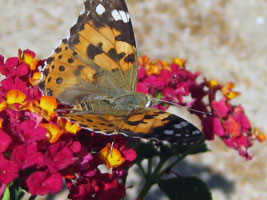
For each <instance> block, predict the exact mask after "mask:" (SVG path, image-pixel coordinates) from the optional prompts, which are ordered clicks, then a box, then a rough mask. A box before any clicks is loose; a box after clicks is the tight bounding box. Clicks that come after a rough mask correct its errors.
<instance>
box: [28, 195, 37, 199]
mask: <svg viewBox="0 0 267 200" xmlns="http://www.w3.org/2000/svg"><path fill="white" fill-rule="evenodd" d="M36 197H37V196H36V195H32V196H30V198H29V200H34V199H35V198H36Z"/></svg>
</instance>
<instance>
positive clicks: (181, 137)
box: [65, 109, 203, 146]
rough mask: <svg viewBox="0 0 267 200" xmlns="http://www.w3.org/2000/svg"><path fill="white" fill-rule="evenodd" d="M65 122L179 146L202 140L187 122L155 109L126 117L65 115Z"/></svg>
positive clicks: (92, 129) (107, 132) (199, 134)
mask: <svg viewBox="0 0 267 200" xmlns="http://www.w3.org/2000/svg"><path fill="white" fill-rule="evenodd" d="M65 117H67V118H68V119H70V120H72V121H74V122H77V123H78V124H80V126H82V127H83V128H85V129H88V130H91V131H94V132H98V133H102V134H106V135H110V134H118V133H119V134H123V135H126V136H131V137H143V138H157V139H160V140H167V141H169V142H171V143H177V144H180V145H184V146H187V145H191V144H194V143H196V142H198V141H199V140H201V139H202V137H203V136H202V133H201V132H200V131H199V130H198V129H197V128H196V127H195V126H194V125H193V124H191V123H189V122H188V121H186V120H184V119H182V118H180V117H178V116H176V115H173V114H170V113H167V112H164V111H160V110H156V109H145V110H144V111H143V112H142V113H135V114H131V115H129V116H127V117H125V116H122V117H117V116H114V115H105V114H103V115H100V114H98V115H95V114H93V115H92V114H82V115H79V114H77V113H68V114H66V115H65Z"/></svg>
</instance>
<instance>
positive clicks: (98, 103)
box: [39, 0, 203, 145]
mask: <svg viewBox="0 0 267 200" xmlns="http://www.w3.org/2000/svg"><path fill="white" fill-rule="evenodd" d="M43 75H44V77H43V79H42V81H41V82H40V84H39V86H40V88H41V89H42V90H43V91H44V92H45V94H46V95H50V96H51V95H53V96H55V97H56V98H57V99H58V100H59V101H60V102H62V103H64V104H68V105H73V106H74V108H73V110H72V111H71V112H69V113H67V114H65V115H64V117H66V118H68V119H70V120H71V121H74V122H77V123H78V124H79V125H80V126H81V127H83V128H85V129H88V130H91V131H94V132H97V133H102V134H106V135H110V134H117V133H120V134H123V135H126V136H131V137H143V138H158V139H160V140H168V141H169V142H171V143H177V144H180V145H191V144H194V143H197V142H199V141H200V140H202V138H203V135H202V133H201V132H200V131H199V130H198V129H197V128H196V127H195V126H193V125H192V124H191V123H189V122H188V121H186V120H184V119H182V118H180V117H178V116H176V115H173V114H170V113H167V112H164V111H160V110H156V109H153V108H149V107H147V106H146V105H147V104H148V103H149V100H148V97H147V96H146V95H144V94H142V93H138V92H136V91H135V87H136V81H137V63H136V48H135V39H134V33H133V29H132V24H131V19H130V17H129V14H128V10H127V6H126V3H125V1H124V0H86V1H85V4H84V11H83V13H82V14H81V15H80V16H79V18H78V20H77V23H76V24H75V25H74V26H73V27H72V28H71V30H70V37H69V39H64V40H62V42H61V44H60V46H59V47H58V48H56V49H55V51H54V53H53V55H52V56H51V57H50V58H48V60H47V63H46V68H45V70H44V71H43Z"/></svg>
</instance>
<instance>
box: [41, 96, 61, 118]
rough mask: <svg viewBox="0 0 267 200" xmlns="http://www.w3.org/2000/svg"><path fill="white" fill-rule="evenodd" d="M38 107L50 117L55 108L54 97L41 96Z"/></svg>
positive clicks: (55, 101)
mask: <svg viewBox="0 0 267 200" xmlns="http://www.w3.org/2000/svg"><path fill="white" fill-rule="evenodd" d="M39 106H40V107H41V108H42V109H43V110H45V111H46V112H47V113H48V115H52V114H54V112H55V109H56V108H57V100H56V98H55V97H50V96H42V97H41V98H40V104H39Z"/></svg>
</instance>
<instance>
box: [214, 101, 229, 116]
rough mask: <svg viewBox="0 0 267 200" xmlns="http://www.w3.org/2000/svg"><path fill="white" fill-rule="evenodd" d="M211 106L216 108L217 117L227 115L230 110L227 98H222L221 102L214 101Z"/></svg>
mask: <svg viewBox="0 0 267 200" xmlns="http://www.w3.org/2000/svg"><path fill="white" fill-rule="evenodd" d="M211 106H212V108H213V110H214V114H215V116H217V117H225V116H226V115H227V113H228V112H229V109H230V108H229V106H228V105H226V99H224V98H222V99H221V100H220V101H219V102H217V101H214V100H213V101H212V102H211Z"/></svg>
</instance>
